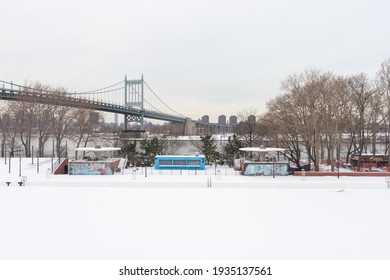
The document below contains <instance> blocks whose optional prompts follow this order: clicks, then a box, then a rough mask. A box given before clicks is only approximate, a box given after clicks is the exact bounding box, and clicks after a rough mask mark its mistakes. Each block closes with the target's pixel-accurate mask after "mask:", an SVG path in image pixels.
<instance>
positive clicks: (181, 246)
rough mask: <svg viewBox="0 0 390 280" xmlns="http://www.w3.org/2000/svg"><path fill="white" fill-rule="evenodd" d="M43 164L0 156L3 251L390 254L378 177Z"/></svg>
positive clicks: (0, 255)
mask: <svg viewBox="0 0 390 280" xmlns="http://www.w3.org/2000/svg"><path fill="white" fill-rule="evenodd" d="M50 167H51V160H50V159H41V160H40V167H39V173H37V166H36V162H34V164H32V162H31V159H23V161H22V163H21V168H20V172H21V175H22V177H19V159H13V161H12V164H11V173H9V162H8V159H7V164H5V160H4V158H2V159H1V158H0V174H1V178H0V259H188V260H190V259H353V260H356V259H389V258H390V242H389V241H388V240H389V238H390V219H389V218H388V216H389V213H390V189H388V185H387V183H386V178H384V177H360V178H359V177H340V178H339V179H338V178H336V177H293V176H287V177H276V178H272V177H244V176H241V175H238V174H237V173H235V172H234V171H233V170H232V169H228V168H225V167H220V168H218V169H217V171H215V168H214V167H210V168H208V169H207V170H206V171H198V172H197V174H195V172H194V171H190V172H188V171H183V172H182V174H180V172H179V171H173V172H171V171H164V172H159V171H156V170H152V169H150V168H149V169H147V170H145V168H140V169H138V170H133V169H126V170H124V171H123V172H120V173H116V174H115V175H112V176H70V175H56V176H55V175H49V174H48V171H47V170H48V168H50ZM145 172H146V174H145ZM215 173H216V174H217V175H215ZM22 179H25V180H26V181H25V186H24V187H19V186H18V184H17V182H18V181H21V180H22ZM7 181H8V182H11V184H10V186H6V183H5V182H7ZM210 182H211V183H210ZM210 186H211V187H210Z"/></svg>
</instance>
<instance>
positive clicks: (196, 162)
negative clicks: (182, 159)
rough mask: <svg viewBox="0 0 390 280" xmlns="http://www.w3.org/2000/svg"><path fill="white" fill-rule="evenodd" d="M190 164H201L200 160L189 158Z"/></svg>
mask: <svg viewBox="0 0 390 280" xmlns="http://www.w3.org/2000/svg"><path fill="white" fill-rule="evenodd" d="M188 165H200V160H189V161H188Z"/></svg>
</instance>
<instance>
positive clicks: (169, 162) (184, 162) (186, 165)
mask: <svg viewBox="0 0 390 280" xmlns="http://www.w3.org/2000/svg"><path fill="white" fill-rule="evenodd" d="M205 166H206V159H205V157H204V156H203V155H193V156H185V155H182V156H180V155H177V156H176V155H159V156H156V157H155V158H154V168H155V169H179V170H181V169H182V170H204V169H205Z"/></svg>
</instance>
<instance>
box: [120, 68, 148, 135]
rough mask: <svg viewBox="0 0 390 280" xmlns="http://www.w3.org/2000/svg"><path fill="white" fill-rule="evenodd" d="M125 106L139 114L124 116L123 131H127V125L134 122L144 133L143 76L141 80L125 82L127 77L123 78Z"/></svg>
mask: <svg viewBox="0 0 390 280" xmlns="http://www.w3.org/2000/svg"><path fill="white" fill-rule="evenodd" d="M125 106H128V107H132V108H134V109H136V110H138V111H139V112H140V113H141V114H139V115H132V114H128V115H125V127H124V131H125V132H126V131H129V126H128V125H129V123H131V122H135V123H139V124H140V131H141V132H144V131H145V125H144V116H145V110H144V75H142V76H141V80H127V76H125Z"/></svg>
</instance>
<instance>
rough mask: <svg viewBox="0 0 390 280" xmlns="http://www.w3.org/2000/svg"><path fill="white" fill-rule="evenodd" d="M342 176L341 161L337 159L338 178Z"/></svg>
mask: <svg viewBox="0 0 390 280" xmlns="http://www.w3.org/2000/svg"><path fill="white" fill-rule="evenodd" d="M339 178H340V161H339V160H338V161H337V179H339Z"/></svg>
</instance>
